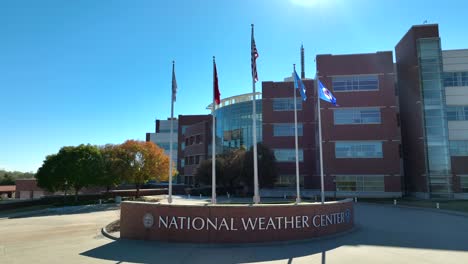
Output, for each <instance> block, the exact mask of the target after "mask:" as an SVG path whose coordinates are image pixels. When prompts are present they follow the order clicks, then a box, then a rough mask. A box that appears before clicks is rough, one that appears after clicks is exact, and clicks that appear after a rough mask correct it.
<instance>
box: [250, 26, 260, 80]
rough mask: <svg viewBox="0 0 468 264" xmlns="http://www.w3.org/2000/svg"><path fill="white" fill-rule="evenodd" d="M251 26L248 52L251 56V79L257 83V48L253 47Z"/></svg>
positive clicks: (253, 40)
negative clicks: (250, 40)
mask: <svg viewBox="0 0 468 264" xmlns="http://www.w3.org/2000/svg"><path fill="white" fill-rule="evenodd" d="M253 27H254V26H253V24H252V42H251V46H250V52H251V55H252V78H253V79H254V81H255V82H257V81H258V75H257V58H258V52H257V46H256V45H255V39H254V28H253Z"/></svg>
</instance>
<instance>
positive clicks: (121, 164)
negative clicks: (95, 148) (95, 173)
mask: <svg viewBox="0 0 468 264" xmlns="http://www.w3.org/2000/svg"><path fill="white" fill-rule="evenodd" d="M100 150H101V155H102V158H103V161H104V171H103V173H102V174H101V175H100V176H99V177H98V180H97V182H98V185H100V186H105V187H106V189H107V192H109V189H110V188H112V187H115V186H117V185H118V184H120V183H121V182H122V177H123V175H124V174H125V172H126V168H127V167H126V160H125V152H124V149H123V148H121V147H120V145H112V144H107V145H105V146H102V147H101V148H100Z"/></svg>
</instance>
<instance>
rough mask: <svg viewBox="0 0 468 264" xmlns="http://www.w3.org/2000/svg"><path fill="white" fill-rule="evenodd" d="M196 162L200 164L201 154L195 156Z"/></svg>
mask: <svg viewBox="0 0 468 264" xmlns="http://www.w3.org/2000/svg"><path fill="white" fill-rule="evenodd" d="M195 164H200V156H198V155H197V156H195Z"/></svg>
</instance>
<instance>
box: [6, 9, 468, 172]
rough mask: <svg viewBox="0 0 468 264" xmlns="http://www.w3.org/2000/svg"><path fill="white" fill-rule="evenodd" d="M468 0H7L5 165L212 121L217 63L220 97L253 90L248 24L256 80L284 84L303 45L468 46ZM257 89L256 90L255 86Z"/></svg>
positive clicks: (335, 50) (313, 48) (311, 48)
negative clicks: (423, 28) (427, 36)
mask: <svg viewBox="0 0 468 264" xmlns="http://www.w3.org/2000/svg"><path fill="white" fill-rule="evenodd" d="M466 10H468V3H467V2H466V1H429V0H425V1H421V0H412V1H408V0H406V1H401V0H392V1H389V0H355V1H348V0H309V1H306V0H251V1H248V0H229V1H228V0H226V1H224V0H223V1H220V0H203V1H198V0H192V1H190V0H186V1H182V0H171V1H164V0H161V1H156V0H153V1H95V0H77V1H63V0H59V1H49V0H42V1H35V0H31V1H22V0H11V1H10V0H3V1H0V92H1V93H0V102H1V103H0V124H1V129H0V168H4V169H8V170H20V171H36V170H37V168H38V167H40V166H41V164H42V161H43V160H44V158H45V156H46V155H48V154H52V153H56V152H57V151H58V150H59V149H60V147H62V146H65V145H78V144H81V143H91V144H97V145H102V144H106V143H122V142H124V141H125V140H127V139H139V140H144V139H145V133H146V132H154V120H155V119H156V118H159V119H165V118H167V117H168V116H170V97H171V95H170V89H171V69H172V68H171V67H172V66H171V61H172V60H173V59H174V60H176V75H177V82H178V87H179V91H178V94H177V102H176V104H175V114H176V115H177V114H206V113H207V111H206V110H205V107H206V106H207V105H208V104H209V103H210V102H211V100H212V98H211V95H212V90H211V89H212V56H213V55H215V56H216V58H217V66H218V76H219V87H220V91H221V97H222V98H223V97H227V96H233V95H237V94H241V93H247V92H250V91H251V77H250V24H251V23H254V24H255V39H256V43H257V48H258V51H259V54H260V57H259V59H258V64H257V65H258V66H257V67H258V75H259V79H260V82H261V81H281V80H282V79H283V78H284V77H285V76H290V74H291V70H292V64H293V63H299V60H300V58H299V48H300V45H301V42H302V43H303V44H304V47H305V49H306V75H308V77H313V75H314V71H315V66H314V57H315V55H316V54H329V53H331V54H348V53H367V52H375V51H383V50H393V49H394V46H395V45H396V43H397V42H398V41H399V40H400V38H401V37H402V36H403V34H405V33H406V32H407V30H408V29H409V28H410V27H411V25H415V24H421V23H422V22H423V21H424V20H428V22H429V23H439V27H440V34H441V37H442V47H443V49H459V48H468V35H467V34H466V30H467V29H466V22H463V21H465V20H466ZM257 90H261V84H258V85H257Z"/></svg>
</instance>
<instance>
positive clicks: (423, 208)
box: [355, 201, 468, 218]
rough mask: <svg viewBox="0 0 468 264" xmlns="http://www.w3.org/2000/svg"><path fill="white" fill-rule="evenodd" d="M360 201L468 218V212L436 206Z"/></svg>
mask: <svg viewBox="0 0 468 264" xmlns="http://www.w3.org/2000/svg"><path fill="white" fill-rule="evenodd" d="M359 203H361V204H366V205H376V206H383V207H392V208H402V209H411V210H419V211H426V212H432V213H439V214H448V215H453V216H461V217H467V218H468V213H463V212H457V211H452V210H445V209H435V208H429V207H417V206H408V205H399V204H397V205H393V204H379V203H368V202H359V201H358V204H359ZM355 204H356V203H355Z"/></svg>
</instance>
